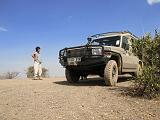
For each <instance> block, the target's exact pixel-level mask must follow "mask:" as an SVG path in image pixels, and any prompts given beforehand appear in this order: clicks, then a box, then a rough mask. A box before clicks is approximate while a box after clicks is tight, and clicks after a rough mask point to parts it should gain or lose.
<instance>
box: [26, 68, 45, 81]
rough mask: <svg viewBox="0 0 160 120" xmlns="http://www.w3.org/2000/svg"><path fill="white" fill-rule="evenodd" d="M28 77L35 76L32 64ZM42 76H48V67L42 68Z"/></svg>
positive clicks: (28, 70)
mask: <svg viewBox="0 0 160 120" xmlns="http://www.w3.org/2000/svg"><path fill="white" fill-rule="evenodd" d="M26 74H27V78H33V76H34V67H33V66H30V67H28V69H27V73H26ZM42 77H48V69H46V68H42Z"/></svg>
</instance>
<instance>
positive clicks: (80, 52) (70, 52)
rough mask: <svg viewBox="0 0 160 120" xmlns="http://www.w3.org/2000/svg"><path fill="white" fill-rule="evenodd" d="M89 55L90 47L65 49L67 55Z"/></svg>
mask: <svg viewBox="0 0 160 120" xmlns="http://www.w3.org/2000/svg"><path fill="white" fill-rule="evenodd" d="M88 55H91V49H86V48H81V49H71V50H68V51H67V56H68V57H83V56H88Z"/></svg>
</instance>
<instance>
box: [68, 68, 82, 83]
mask: <svg viewBox="0 0 160 120" xmlns="http://www.w3.org/2000/svg"><path fill="white" fill-rule="evenodd" d="M65 75H66V79H67V81H68V82H69V83H76V82H78V81H79V79H80V75H79V74H78V72H77V71H74V70H71V69H66V70H65Z"/></svg>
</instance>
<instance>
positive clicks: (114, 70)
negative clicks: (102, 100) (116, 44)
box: [104, 60, 118, 86]
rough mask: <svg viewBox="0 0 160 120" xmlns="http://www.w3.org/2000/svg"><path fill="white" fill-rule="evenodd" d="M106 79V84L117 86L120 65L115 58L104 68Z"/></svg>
mask: <svg viewBox="0 0 160 120" xmlns="http://www.w3.org/2000/svg"><path fill="white" fill-rule="evenodd" d="M104 80H105V83H106V85H110V86H116V84H117V80H118V67H117V63H116V61H114V60H110V61H109V62H108V63H107V65H106V67H105V70H104Z"/></svg>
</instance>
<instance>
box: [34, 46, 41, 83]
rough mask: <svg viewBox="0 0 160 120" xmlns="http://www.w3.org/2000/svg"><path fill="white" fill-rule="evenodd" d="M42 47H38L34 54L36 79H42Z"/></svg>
mask: <svg viewBox="0 0 160 120" xmlns="http://www.w3.org/2000/svg"><path fill="white" fill-rule="evenodd" d="M40 51H41V48H40V47H36V51H35V52H34V53H33V54H32V58H33V60H34V80H38V79H39V80H42V78H41V75H42V62H41V60H40Z"/></svg>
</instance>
